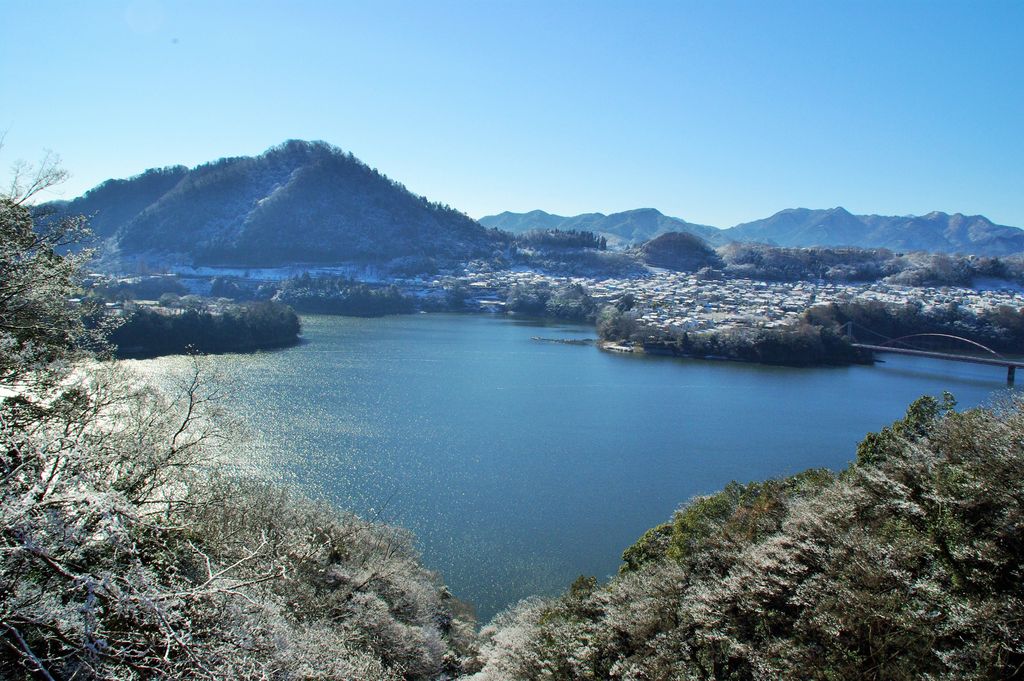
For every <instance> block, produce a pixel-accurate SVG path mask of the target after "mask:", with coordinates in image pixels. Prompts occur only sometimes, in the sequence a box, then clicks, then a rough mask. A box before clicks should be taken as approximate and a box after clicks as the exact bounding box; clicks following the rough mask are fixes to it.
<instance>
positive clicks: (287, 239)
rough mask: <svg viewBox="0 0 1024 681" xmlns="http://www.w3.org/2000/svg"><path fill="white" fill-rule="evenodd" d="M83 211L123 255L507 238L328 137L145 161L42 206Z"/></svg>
mask: <svg viewBox="0 0 1024 681" xmlns="http://www.w3.org/2000/svg"><path fill="white" fill-rule="evenodd" d="M40 211H41V212H46V211H53V212H55V214H56V215H57V216H60V215H67V214H84V215H87V216H88V217H89V218H90V224H91V225H92V227H93V230H94V231H95V233H96V234H97V235H98V236H99V237H100V238H103V239H106V240H107V241H108V243H109V244H111V245H112V246H113V247H114V248H115V249H117V250H118V251H119V252H120V254H121V255H122V256H133V255H153V256H154V257H159V258H164V259H171V260H176V261H179V262H182V264H206V265H237V266H277V265H285V264H296V263H311V264H313V263H325V264H328V263H340V262H374V263H378V262H387V261H391V260H394V259H397V258H434V257H438V258H451V259H462V260H464V259H468V258H471V257H478V256H481V255H489V254H490V253H491V252H492V251H493V249H494V247H495V246H502V245H504V242H505V240H506V236H505V235H503V234H500V233H497V232H493V231H488V230H487V229H486V228H484V227H482V226H481V225H480V224H479V223H477V222H476V221H474V220H472V219H471V218H469V217H468V216H466V215H464V214H463V213H460V212H458V211H456V210H455V209H453V208H450V207H448V206H445V205H441V204H439V203H432V202H430V201H428V200H427V199H426V198H425V197H421V196H416V195H414V194H412V193H410V192H409V191H408V190H406V189H405V187H404V186H402V185H401V184H399V183H397V182H394V181H392V180H390V179H388V178H387V177H385V176H384V175H382V174H381V173H378V172H377V171H376V170H375V169H371V168H370V167H368V166H367V165H366V164H364V163H363V162H362V161H359V160H358V159H356V158H355V157H354V156H352V154H346V153H344V152H342V151H341V150H340V149H338V148H336V147H333V146H331V145H329V144H326V143H324V142H305V141H299V140H290V141H288V142H285V143H284V144H281V145H279V146H276V147H273V148H271V149H269V150H267V151H266V152H264V153H263V154H260V155H259V156H254V157H237V158H222V159H220V160H218V161H214V162H212V163H207V164H203V165H200V166H197V167H195V168H192V169H188V168H185V167H182V166H175V167H171V168H163V169H155V170H148V171H146V172H144V173H142V174H141V175H138V176H136V177H133V178H130V179H127V180H109V181H107V182H104V183H103V184H101V185H99V186H97V187H96V188H94V189H92V190H90V191H89V192H86V194H84V195H83V196H81V197H79V198H77V199H74V200H72V201H66V202H53V203H50V204H45V205H44V206H42V207H40Z"/></svg>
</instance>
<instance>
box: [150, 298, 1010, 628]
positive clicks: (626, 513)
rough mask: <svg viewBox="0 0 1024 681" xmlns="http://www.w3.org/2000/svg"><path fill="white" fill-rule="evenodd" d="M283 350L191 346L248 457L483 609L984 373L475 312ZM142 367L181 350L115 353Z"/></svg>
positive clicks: (1000, 375) (562, 576) (827, 455)
mask: <svg viewBox="0 0 1024 681" xmlns="http://www.w3.org/2000/svg"><path fill="white" fill-rule="evenodd" d="M303 328H304V336H305V339H306V342H304V343H303V344H302V345H301V346H299V347H296V348H291V349H288V350H283V351H278V352H271V353H261V354H256V355H223V356H218V357H212V358H209V363H210V364H211V365H212V368H213V369H214V370H216V371H219V372H220V373H221V374H222V375H223V376H225V377H227V384H228V386H229V388H230V390H231V391H232V393H233V398H232V401H233V407H234V409H235V410H236V411H237V412H238V413H239V414H240V415H241V416H242V417H243V421H244V422H245V423H246V424H248V428H249V429H250V430H251V433H252V436H253V439H254V441H255V443H256V445H255V452H254V457H255V460H256V462H257V465H258V466H260V467H261V468H263V469H264V470H265V471H266V472H268V473H269V474H272V475H275V476H278V477H281V478H283V479H286V480H290V481H294V482H297V483H299V484H301V485H303V486H304V487H306V488H307V489H308V490H310V491H311V492H312V493H315V494H320V493H322V494H324V495H326V496H327V497H328V498H330V499H332V500H334V501H335V502H337V503H339V504H341V505H343V506H345V507H347V508H349V509H352V510H354V511H356V512H357V513H360V514H361V515H364V516H369V517H377V518H379V519H380V520H382V521H386V522H390V523H397V524H400V525H403V526H405V527H408V528H410V529H412V530H413V531H414V532H415V533H416V534H417V536H418V538H419V541H420V546H421V548H422V551H423V555H424V560H425V562H426V563H427V565H429V566H430V567H431V568H433V569H436V570H438V571H440V572H441V574H442V575H443V577H444V579H445V581H446V582H447V583H448V585H449V586H450V587H451V589H452V591H453V592H454V593H455V594H456V595H457V596H459V597H461V598H464V599H467V600H470V601H471V602H473V603H474V604H475V605H476V606H477V609H478V613H479V614H480V616H481V618H482V619H483V620H486V619H488V618H489V617H490V616H492V615H493V614H494V613H495V612H496V611H497V610H499V609H500V608H502V607H504V606H506V605H508V604H510V603H512V602H514V601H516V600H518V599H520V598H523V597H525V596H529V595H534V594H554V593H560V592H561V591H563V590H564V589H565V588H566V587H567V586H568V584H569V583H570V582H571V581H572V579H573V578H575V577H576V576H577V575H579V574H581V573H584V574H592V575H597V576H599V577H605V576H608V575H610V574H612V573H614V572H615V570H616V569H617V567H618V564H619V556H620V554H621V552H622V550H623V549H624V548H625V547H627V546H628V545H629V544H631V543H632V542H633V541H634V540H635V539H636V538H637V537H638V536H639V535H640V534H641V533H642V532H643V531H644V530H646V529H647V528H649V527H652V526H653V525H655V524H658V523H661V522H664V521H666V520H667V519H669V518H670V516H671V515H672V512H673V510H675V509H676V508H677V507H678V506H679V505H680V504H681V503H682V502H685V501H686V500H687V499H689V498H690V497H692V496H694V495H696V494H704V493H709V492H713V491H715V490H717V489H719V488H721V487H722V486H723V485H724V484H726V483H727V482H729V481H730V480H740V481H750V480H759V479H763V478H767V477H772V476H780V475H786V474H790V473H794V472H797V471H800V470H803V469H805V468H809V467H814V466H826V467H829V468H833V469H839V468H842V467H844V466H845V465H846V464H847V463H848V462H849V461H850V460H851V459H852V458H853V456H854V450H855V447H856V443H857V442H858V441H859V440H860V439H861V438H862V437H863V436H864V434H865V433H867V432H868V431H871V430H877V429H878V428H880V427H881V426H883V425H885V424H887V423H889V422H891V421H892V420H894V419H896V418H898V417H900V416H901V415H902V414H903V412H904V411H905V409H906V406H907V404H908V403H909V402H911V401H912V400H914V399H915V398H917V397H919V396H921V395H922V394H936V395H937V394H939V393H941V391H942V390H950V391H952V392H953V393H954V394H955V395H956V396H957V398H958V399H959V400H960V403H961V405H964V406H970V405H976V404H978V403H980V402H983V401H986V400H988V399H989V398H990V397H991V396H992V395H993V393H994V392H998V391H1001V389H1003V387H1004V381H1005V371H1004V370H1002V369H998V368H992V367H982V366H975V365H968V364H957V363H948V362H938V361H934V360H928V359H921V358H912V357H899V356H895V355H890V356H888V357H887V358H886V359H887V360H888V361H887V362H886V363H885V364H880V365H878V366H875V367H850V368H829V369H787V368H775V367H763V366H756V365H747V364H734V363H728V362H702V361H692V360H676V359H670V358H640V357H633V356H621V355H614V354H609V353H604V352H601V351H599V350H597V349H596V348H594V347H579V346H571V345H562V344H552V343H540V342H537V341H534V340H531V337H532V336H543V337H548V338H590V337H593V335H594V332H593V329H592V328H589V327H581V326H571V325H560V326H544V327H539V326H537V325H535V324H532V323H526V322H517V321H512V320H508V319H503V318H498V317H489V316H457V315H411V316H403V317H389V318H383V319H354V318H343V317H316V316H312V317H304V318H303ZM132 364H133V365H135V366H136V367H139V368H141V369H142V370H144V371H146V372H148V373H151V374H153V375H166V374H168V373H173V372H174V371H175V369H176V368H179V367H181V366H182V365H183V364H184V361H183V359H182V358H162V359H156V360H147V361H141V362H132Z"/></svg>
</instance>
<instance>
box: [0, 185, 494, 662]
mask: <svg viewBox="0 0 1024 681" xmlns="http://www.w3.org/2000/svg"><path fill="white" fill-rule="evenodd" d="M44 184H45V183H44ZM38 186H40V185H39V183H35V182H28V183H27V184H26V183H16V187H22V188H24V189H22V190H20V191H19V193H18V194H17V195H12V196H8V197H6V198H4V199H2V200H0V266H2V268H3V269H2V276H0V344H2V348H0V350H2V352H0V358H2V359H0V678H4V679H8V678H10V679H17V678H41V679H143V678H145V679H149V678H168V679H175V678H177V679H197V678H198V679H203V678H205V679H228V678H231V679H234V678H238V679H311V678H317V679H352V680H356V679H360V680H362V679H367V680H370V681H373V680H377V679H380V680H397V679H434V678H438V677H440V676H441V675H443V674H448V675H450V676H454V675H456V674H458V673H460V672H462V671H464V670H466V669H472V663H471V658H472V657H473V654H474V648H473V645H474V642H473V626H472V617H471V614H470V613H469V612H468V610H467V609H466V608H465V606H463V605H462V604H460V603H459V602H458V601H457V600H456V599H454V598H453V597H452V596H451V595H450V594H449V593H448V592H447V590H446V589H445V588H444V586H443V584H442V583H441V581H440V579H439V578H438V577H437V576H436V575H434V574H432V573H430V572H429V571H427V570H426V569H424V568H423V566H422V565H421V564H420V563H419V558H418V555H417V553H416V551H415V550H414V548H413V544H412V540H411V538H410V537H409V536H408V534H407V533H405V532H404V531H402V530H399V529H396V528H392V527H388V526H385V525H379V524H374V523H369V522H366V521H363V520H361V519H359V518H356V517H354V516H351V515H349V514H345V513H343V512H341V511H339V510H337V509H333V508H331V507H328V506H325V505H321V504H315V503H313V502H310V501H308V500H305V499H303V498H302V497H301V496H299V495H297V494H294V493H292V492H289V491H287V490H282V489H280V488H278V487H274V486H272V485H269V484H265V483H256V482H252V481H246V480H243V479H237V478H233V477H231V476H230V475H229V471H228V470H227V469H225V468H224V467H223V466H222V465H221V463H220V462H221V461H222V460H223V458H224V456H226V455H227V454H229V453H230V451H231V450H230V447H231V446H232V443H234V442H235V441H236V438H235V437H231V438H228V437H227V436H226V432H227V430H226V428H227V426H226V421H225V419H224V416H223V415H222V414H220V413H219V412H218V409H217V401H216V399H214V398H215V392H216V391H211V389H210V386H209V385H207V383H208V381H207V379H206V376H205V374H204V373H203V372H202V371H201V370H200V364H199V363H198V362H197V363H196V364H195V365H194V366H193V369H192V371H191V372H190V373H188V374H187V375H185V376H184V377H183V381H182V383H181V387H180V390H179V391H178V392H177V394H168V393H167V392H165V391H161V390H157V389H155V388H153V387H151V386H148V385H147V384H146V383H145V382H144V381H142V380H141V379H140V378H139V377H138V376H134V375H132V374H131V373H129V372H127V371H126V370H124V369H123V368H122V367H119V366H118V365H116V364H113V363H109V362H101V361H98V360H97V359H95V358H89V357H88V356H87V355H86V353H85V348H86V341H87V340H88V339H89V337H90V332H89V328H90V327H91V328H96V325H95V324H86V323H85V321H83V319H82V310H81V308H80V307H76V306H75V305H73V304H71V303H70V302H69V298H70V297H71V296H72V294H73V293H74V292H75V277H76V273H77V268H78V266H79V264H80V262H81V261H80V259H79V256H67V255H62V251H61V248H60V247H61V246H62V245H64V244H65V243H66V240H67V239H68V238H70V237H72V236H73V235H75V234H76V233H78V231H79V228H80V227H81V223H80V222H79V221H77V220H71V221H66V222H63V223H60V224H61V225H62V226H59V227H54V228H48V229H50V230H53V231H40V230H39V229H37V225H35V224H33V220H32V216H31V214H30V213H29V212H28V210H27V209H26V207H25V205H24V202H25V199H26V198H28V192H31V191H34V190H35V189H34V188H35V187H38Z"/></svg>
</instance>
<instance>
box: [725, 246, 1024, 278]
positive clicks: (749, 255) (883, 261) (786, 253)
mask: <svg viewBox="0 0 1024 681" xmlns="http://www.w3.org/2000/svg"><path fill="white" fill-rule="evenodd" d="M718 252H719V254H720V255H721V256H722V259H723V261H724V264H725V266H724V274H725V275H726V276H728V277H736V278H744V279H760V280H765V281H808V280H809V281H819V280H821V281H832V282H867V281H879V280H882V279H884V280H885V281H886V282H888V283H890V284H898V285H903V286H965V287H969V286H971V285H972V284H973V283H974V281H975V279H979V278H991V279H1005V280H1007V281H1014V282H1017V283H1024V260H1022V259H1021V258H1020V257H1019V256H1014V257H1007V258H990V257H976V256H953V255H945V254H942V253H911V254H900V253H894V252H892V251H890V250H887V249H884V248H872V249H865V248H825V247H816V248H780V247H777V246H767V245H765V244H752V243H733V244H728V245H726V246H722V247H721V248H719V249H718Z"/></svg>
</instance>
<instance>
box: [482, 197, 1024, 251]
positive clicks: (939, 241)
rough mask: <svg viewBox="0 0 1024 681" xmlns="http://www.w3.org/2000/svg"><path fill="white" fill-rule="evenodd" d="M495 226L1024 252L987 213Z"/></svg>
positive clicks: (537, 220)
mask: <svg viewBox="0 0 1024 681" xmlns="http://www.w3.org/2000/svg"><path fill="white" fill-rule="evenodd" d="M480 223H481V224H482V225H485V226H487V227H496V228H498V229H503V230H507V231H510V232H516V233H518V232H524V231H527V230H530V229H581V230H587V231H591V232H595V233H597V234H599V235H601V236H605V237H606V238H607V239H608V241H609V243H611V244H617V245H623V244H630V243H633V244H639V243H641V242H643V241H646V240H648V239H651V238H653V237H655V236H659V235H661V234H664V233H666V232H688V233H690V234H696V235H698V236H700V237H701V238H703V239H704V240H705V241H707V242H708V243H710V244H712V245H715V246H721V245H723V244H726V243H729V242H758V243H765V244H771V245H775V246H785V247H791V248H807V247H812V246H856V247H860V248H888V249H890V250H893V251H898V252H906V251H929V252H933V253H964V254H973V255H987V256H1004V255H1010V254H1015V253H1022V252H1024V230H1022V229H1019V228H1017V227H1008V226H1005V225H997V224H995V223H993V222H992V221H991V220H989V219H988V218H986V217H985V216H983V215H962V214H960V213H954V214H952V215H949V214H947V213H942V212H933V213H929V214H927V215H922V216H915V215H904V216H887V215H854V214H852V213H850V212H849V211H847V210H846V209H845V208H841V207H839V208H828V209H820V210H812V209H808V208H788V209H786V210H782V211H779V212H778V213H775V214H774V215H772V216H770V217H767V218H763V219H761V220H755V221H753V222H746V223H743V224H739V225H736V226H734V227H730V228H728V229H717V228H715V227H708V226H707V225H697V224H693V223H690V222H686V221H685V220H681V219H679V218H674V217H669V216H666V215H662V214H661V213H659V212H658V211H656V210H654V209H653V208H644V209H639V210H633V211H625V212H622V213H615V214H612V215H602V214H601V213H583V214H581V215H576V216H573V217H562V216H559V215H551V214H550V213H545V212H543V211H539V210H535V211H531V212H529V213H509V212H505V213H501V214H500V215H491V216H487V217H483V218H480Z"/></svg>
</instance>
